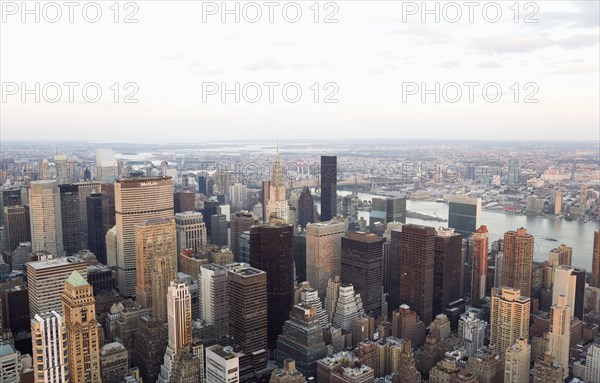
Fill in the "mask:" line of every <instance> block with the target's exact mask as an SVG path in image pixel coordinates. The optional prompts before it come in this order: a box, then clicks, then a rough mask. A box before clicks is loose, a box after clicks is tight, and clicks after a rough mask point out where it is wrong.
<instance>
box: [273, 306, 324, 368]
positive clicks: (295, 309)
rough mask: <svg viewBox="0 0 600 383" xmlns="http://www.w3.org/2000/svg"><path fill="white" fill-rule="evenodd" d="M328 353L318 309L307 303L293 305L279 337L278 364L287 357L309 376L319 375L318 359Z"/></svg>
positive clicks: (280, 364) (281, 363)
mask: <svg viewBox="0 0 600 383" xmlns="http://www.w3.org/2000/svg"><path fill="white" fill-rule="evenodd" d="M325 355H326V347H325V342H323V333H322V330H321V326H320V325H319V317H318V316H317V310H316V308H314V307H313V306H310V305H307V304H305V303H300V304H298V305H295V306H292V311H291V312H290V319H289V320H287V321H286V322H285V324H284V325H283V333H282V334H281V335H279V337H278V338H277V355H276V358H277V365H278V366H280V367H281V366H283V362H284V360H286V359H293V360H295V361H296V363H297V364H296V366H297V368H298V370H299V371H300V372H302V373H303V374H304V375H305V376H307V377H313V378H316V377H317V361H318V360H319V359H321V358H324V357H325Z"/></svg>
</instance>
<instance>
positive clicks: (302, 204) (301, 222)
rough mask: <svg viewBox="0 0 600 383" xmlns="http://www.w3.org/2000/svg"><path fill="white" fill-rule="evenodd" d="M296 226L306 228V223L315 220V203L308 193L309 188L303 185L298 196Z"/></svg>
mask: <svg viewBox="0 0 600 383" xmlns="http://www.w3.org/2000/svg"><path fill="white" fill-rule="evenodd" d="M297 221H298V226H300V227H301V228H303V229H304V228H306V224H308V223H313V222H316V217H315V203H314V201H313V197H312V195H311V194H310V189H309V188H308V186H305V187H304V188H303V189H302V192H301V193H300V196H299V197H298V216H297Z"/></svg>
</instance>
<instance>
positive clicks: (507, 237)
mask: <svg viewBox="0 0 600 383" xmlns="http://www.w3.org/2000/svg"><path fill="white" fill-rule="evenodd" d="M533 241H534V239H533V235H531V234H528V233H527V229H524V228H520V229H518V230H517V231H508V232H506V233H505V234H504V242H503V248H504V256H503V259H502V286H508V287H513V288H515V289H517V290H519V291H521V294H523V295H524V296H526V297H530V296H531V270H532V267H533Z"/></svg>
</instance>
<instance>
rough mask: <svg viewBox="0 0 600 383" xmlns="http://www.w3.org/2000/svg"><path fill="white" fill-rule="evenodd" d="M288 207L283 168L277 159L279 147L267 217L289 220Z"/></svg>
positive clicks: (272, 177) (272, 176) (270, 188)
mask: <svg viewBox="0 0 600 383" xmlns="http://www.w3.org/2000/svg"><path fill="white" fill-rule="evenodd" d="M289 216H290V208H289V204H288V201H287V199H286V196H285V178H284V177H283V169H282V168H281V162H280V161H279V148H278V149H277V156H276V157H275V165H274V166H273V174H272V175H271V182H270V187H269V200H268V201H267V218H266V221H268V220H269V218H271V217H276V218H279V219H282V220H284V221H285V222H289Z"/></svg>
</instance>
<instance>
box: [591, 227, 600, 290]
mask: <svg viewBox="0 0 600 383" xmlns="http://www.w3.org/2000/svg"><path fill="white" fill-rule="evenodd" d="M592 286H593V287H600V230H596V231H595V232H594V252H593V254H592Z"/></svg>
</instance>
